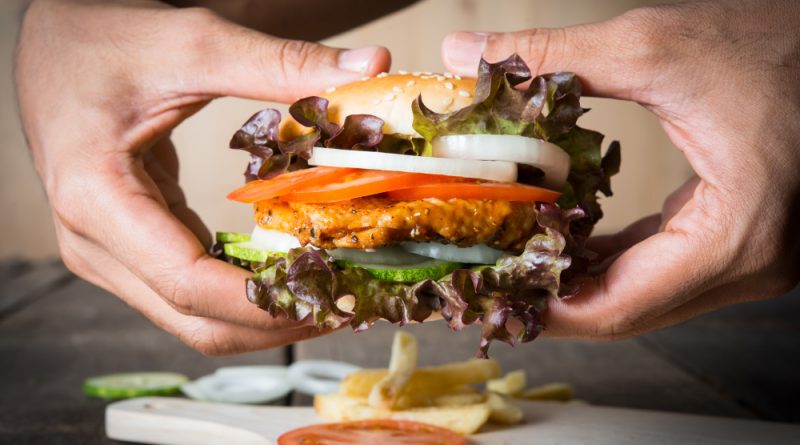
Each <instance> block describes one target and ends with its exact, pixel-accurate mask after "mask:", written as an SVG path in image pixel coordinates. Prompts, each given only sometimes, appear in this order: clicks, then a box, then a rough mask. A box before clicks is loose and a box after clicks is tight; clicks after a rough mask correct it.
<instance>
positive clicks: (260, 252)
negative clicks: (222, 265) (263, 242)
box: [222, 241, 286, 263]
mask: <svg viewBox="0 0 800 445" xmlns="http://www.w3.org/2000/svg"><path fill="white" fill-rule="evenodd" d="M222 248H223V249H224V250H225V255H228V256H229V257H233V258H238V259H240V260H245V261H250V262H252V263H263V262H265V261H267V258H269V257H274V256H282V257H285V256H286V254H285V253H283V252H273V251H272V250H266V249H264V248H263V247H261V246H260V245H258V244H256V243H254V242H252V241H245V242H240V243H227V244H225V245H224V246H223V247H222Z"/></svg>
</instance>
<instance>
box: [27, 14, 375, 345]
mask: <svg viewBox="0 0 800 445" xmlns="http://www.w3.org/2000/svg"><path fill="white" fill-rule="evenodd" d="M303 26H311V24H303ZM389 63H390V58H389V53H388V51H387V50H386V49H385V48H381V47H368V48H361V49H357V50H351V51H346V50H341V49H336V48H330V47H326V46H322V45H318V44H315V43H308V42H302V41H291V40H283V39H279V38H275V37H271V36H268V35H264V34H261V33H259V32H256V31H253V30H250V29H247V28H243V27H240V26H237V25H235V24H233V23H231V22H228V21H225V20H223V19H221V18H219V17H218V16H216V15H215V14H213V13H210V12H209V11H207V10H204V9H174V8H172V7H168V6H165V5H164V4H162V3H160V2H156V1H118V2H113V3H103V2H99V3H98V2H92V1H77V0H76V1H35V2H33V4H32V5H31V6H30V9H29V10H28V12H27V14H26V15H25V19H24V22H23V25H22V30H21V33H20V39H19V47H18V51H17V60H16V81H17V90H18V95H19V104H20V112H21V117H22V123H23V127H24V130H25V133H26V136H27V138H28V143H29V145H30V148H31V151H32V152H33V157H34V162H35V164H36V169H37V172H38V173H39V175H40V177H41V178H42V181H43V183H44V187H45V191H46V192H47V195H48V198H49V201H50V205H51V207H52V213H53V217H54V220H55V226H56V231H57V234H58V241H59V248H60V250H61V256H62V259H63V261H64V263H65V264H66V265H67V267H68V268H69V269H70V270H72V271H73V272H75V274H77V275H78V276H80V277H82V278H85V279H86V280H88V281H90V282H92V283H94V284H96V285H98V286H100V287H102V288H104V289H106V290H108V291H110V292H112V293H114V294H116V295H118V296H119V297H120V298H122V299H123V300H124V301H125V302H126V303H128V304H129V305H130V306H132V307H134V308H135V309H137V310H139V311H140V312H142V313H143V314H144V315H145V316H147V317H148V318H149V319H150V320H152V321H153V322H154V323H156V324H157V325H159V326H161V327H162V328H163V329H165V330H167V331H169V332H170V333H172V334H174V335H176V336H177V337H179V338H180V339H181V340H183V341H184V342H186V343H187V344H189V345H190V346H192V347H194V348H196V349H197V350H199V351H200V352H203V353H205V354H225V353H236V352H243V351H249V350H256V349H263V348H269V347H274V346H279V345H283V344H287V343H291V342H295V341H298V340H302V339H305V338H308V337H311V336H314V335H318V334H319V331H318V330H317V328H316V327H313V326H305V325H303V324H302V323H297V322H291V321H287V320H284V319H273V318H272V317H270V316H269V314H267V313H266V312H265V311H262V310H260V309H258V308H257V307H255V306H254V305H252V304H251V303H249V302H248V301H247V299H246V298H245V279H246V278H247V277H248V273H247V272H245V271H243V270H241V269H239V268H237V267H234V266H231V265H229V264H227V263H225V262H223V261H219V260H216V259H213V258H211V257H210V256H208V255H207V254H206V248H207V246H209V244H210V243H211V235H210V233H209V232H208V230H207V229H206V228H205V227H204V226H203V224H202V222H201V221H200V219H199V217H198V216H197V215H196V214H195V213H194V212H193V211H192V210H191V209H189V207H187V205H186V201H185V199H184V196H183V192H182V191H181V189H180V187H179V184H178V159H177V156H176V153H175V148H174V147H173V146H172V143H171V142H170V140H169V134H170V131H171V130H172V129H173V128H174V127H175V126H176V125H178V124H179V123H180V122H181V121H183V120H184V119H186V118H187V117H189V116H190V115H192V114H193V113H196V112H197V111H198V110H200V109H201V108H202V107H203V106H204V105H205V104H207V103H208V102H209V101H210V100H212V99H214V98H216V97H220V96H238V97H247V98H252V99H258V100H268V101H281V102H291V101H294V100H296V99H298V98H300V97H303V96H307V95H312V94H316V93H318V92H320V91H322V90H324V89H325V88H327V87H329V86H334V85H338V84H342V83H347V82H351V81H355V80H357V79H358V78H360V77H362V76H369V75H374V74H376V73H379V72H381V71H386V70H387V69H388V67H389ZM226 142H227V141H219V145H221V146H222V145H223V144H225V143H226ZM221 149H224V148H221ZM198 155H199V154H198ZM243 162H244V161H243ZM243 165H244V164H243ZM215 173H216V172H215V171H214V170H213V166H211V165H209V171H208V174H209V175H211V174H215ZM220 199H223V198H222V194H221V195H220Z"/></svg>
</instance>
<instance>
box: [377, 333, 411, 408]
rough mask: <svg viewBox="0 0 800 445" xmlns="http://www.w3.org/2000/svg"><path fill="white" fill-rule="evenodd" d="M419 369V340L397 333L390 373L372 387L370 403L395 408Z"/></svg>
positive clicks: (390, 361) (409, 335) (393, 343)
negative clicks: (412, 376) (415, 370)
mask: <svg viewBox="0 0 800 445" xmlns="http://www.w3.org/2000/svg"><path fill="white" fill-rule="evenodd" d="M416 367H417V338H416V337H414V336H413V335H411V334H407V333H405V332H403V331H397V333H395V335H394V341H393V342H392V356H391V358H390V359H389V373H388V374H387V375H386V377H384V378H383V379H381V380H380V381H379V382H378V383H376V384H375V386H373V387H372V389H371V390H370V393H369V397H368V399H367V400H368V401H369V404H370V405H371V406H374V407H376V408H394V407H396V402H397V400H398V397H399V395H400V393H401V392H402V391H403V388H405V386H406V384H408V381H409V379H411V374H412V373H413V372H414V369H415V368H416Z"/></svg>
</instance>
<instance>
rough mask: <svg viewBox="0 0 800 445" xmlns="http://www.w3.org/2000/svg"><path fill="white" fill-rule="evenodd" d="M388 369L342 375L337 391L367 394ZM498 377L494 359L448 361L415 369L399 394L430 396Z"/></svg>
mask: <svg viewBox="0 0 800 445" xmlns="http://www.w3.org/2000/svg"><path fill="white" fill-rule="evenodd" d="M387 374H388V371H387V370H385V369H366V370H362V371H356V372H354V373H352V374H350V375H348V376H347V377H345V378H344V380H343V381H342V383H341V384H340V385H339V393H340V394H343V395H346V396H350V397H364V398H366V397H368V396H369V393H370V391H371V390H372V387H373V386H375V384H377V383H378V382H379V381H381V380H382V379H383V378H384V377H385V376H386V375H387ZM499 376H500V365H498V364H497V361H495V360H492V359H488V360H468V361H465V362H455V363H448V364H445V365H440V366H433V367H429V368H417V369H416V370H415V371H414V372H413V373H412V374H411V378H410V379H409V381H408V384H407V385H406V386H405V388H403V391H402V392H401V393H400V395H401V396H402V395H406V394H408V395H413V396H415V397H430V396H432V395H441V394H442V393H444V392H446V391H447V389H448V388H453V387H455V386H461V385H472V384H476V383H484V382H486V381H487V380H489V379H493V378H497V377H499Z"/></svg>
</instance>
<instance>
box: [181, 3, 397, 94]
mask: <svg viewBox="0 0 800 445" xmlns="http://www.w3.org/2000/svg"><path fill="white" fill-rule="evenodd" d="M220 20H221V19H220ZM220 28H221V29H220ZM215 31H216V35H215V37H214V38H213V39H210V43H209V45H204V46H206V48H204V49H203V54H202V56H201V57H193V58H192V59H194V60H196V62H194V63H196V64H199V65H200V66H196V67H194V69H193V70H194V72H195V73H197V74H199V79H198V81H197V84H196V88H197V89H198V91H196V93H197V94H199V95H214V96H237V97H245V98H250V99H256V100H266V101H276V102H287V103H288V102H293V101H295V100H297V99H299V98H301V97H305V96H309V95H314V94H320V93H321V92H323V91H324V90H325V89H327V88H329V87H333V86H337V85H341V84H343V83H348V82H353V81H356V80H358V79H360V78H361V77H364V76H373V75H375V74H377V73H380V72H382V71H387V70H388V69H389V67H390V65H391V55H390V54H389V51H388V50H387V49H386V48H384V47H381V46H368V47H363V48H357V49H342V48H331V47H329V46H325V45H321V44H318V43H313V42H305V41H300V40H286V39H281V38H277V37H272V36H269V35H266V34H263V33H260V32H258V31H254V30H251V29H247V28H243V27H240V26H238V25H236V24H233V23H229V22H224V23H223V24H222V25H218V26H217V29H216V30H215Z"/></svg>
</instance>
